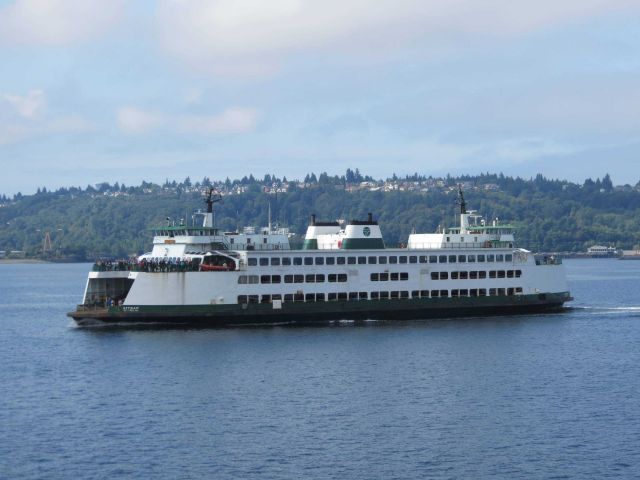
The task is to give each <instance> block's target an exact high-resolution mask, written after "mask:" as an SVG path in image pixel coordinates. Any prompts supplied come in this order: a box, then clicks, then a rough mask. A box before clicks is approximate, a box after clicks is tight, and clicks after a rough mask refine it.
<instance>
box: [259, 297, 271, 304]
mask: <svg viewBox="0 0 640 480" xmlns="http://www.w3.org/2000/svg"><path fill="white" fill-rule="evenodd" d="M261 303H271V295H262V300H261Z"/></svg>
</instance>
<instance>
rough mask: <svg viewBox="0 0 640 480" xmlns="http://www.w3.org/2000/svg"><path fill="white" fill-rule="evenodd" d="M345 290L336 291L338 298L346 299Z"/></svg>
mask: <svg viewBox="0 0 640 480" xmlns="http://www.w3.org/2000/svg"><path fill="white" fill-rule="evenodd" d="M346 299H347V292H338V300H346Z"/></svg>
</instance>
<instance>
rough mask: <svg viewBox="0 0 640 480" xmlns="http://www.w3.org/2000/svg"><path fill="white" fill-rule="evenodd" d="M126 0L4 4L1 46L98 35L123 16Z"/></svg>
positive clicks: (53, 42) (64, 41) (0, 17)
mask: <svg viewBox="0 0 640 480" xmlns="http://www.w3.org/2000/svg"><path fill="white" fill-rule="evenodd" d="M123 6H124V0H16V1H15V2H13V3H10V4H8V5H5V6H4V7H0V45H36V46H42V45H44V46H60V45H69V44H72V43H74V42H77V41H80V40H85V39H89V38H95V37H98V36H100V35H102V34H103V33H105V32H106V31H107V30H108V29H109V28H111V27H112V26H113V25H114V24H115V23H116V21H117V20H118V19H119V18H120V16H121V14H122V11H123Z"/></svg>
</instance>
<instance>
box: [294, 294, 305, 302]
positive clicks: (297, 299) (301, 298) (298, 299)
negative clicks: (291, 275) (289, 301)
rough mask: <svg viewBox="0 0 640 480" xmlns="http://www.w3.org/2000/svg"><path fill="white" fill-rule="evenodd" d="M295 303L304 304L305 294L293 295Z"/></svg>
mask: <svg viewBox="0 0 640 480" xmlns="http://www.w3.org/2000/svg"><path fill="white" fill-rule="evenodd" d="M293 301H294V302H304V294H303V293H294V294H293Z"/></svg>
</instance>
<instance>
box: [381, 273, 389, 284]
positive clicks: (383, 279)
mask: <svg viewBox="0 0 640 480" xmlns="http://www.w3.org/2000/svg"><path fill="white" fill-rule="evenodd" d="M380 281H381V282H387V281H389V274H388V273H381V274H380Z"/></svg>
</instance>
